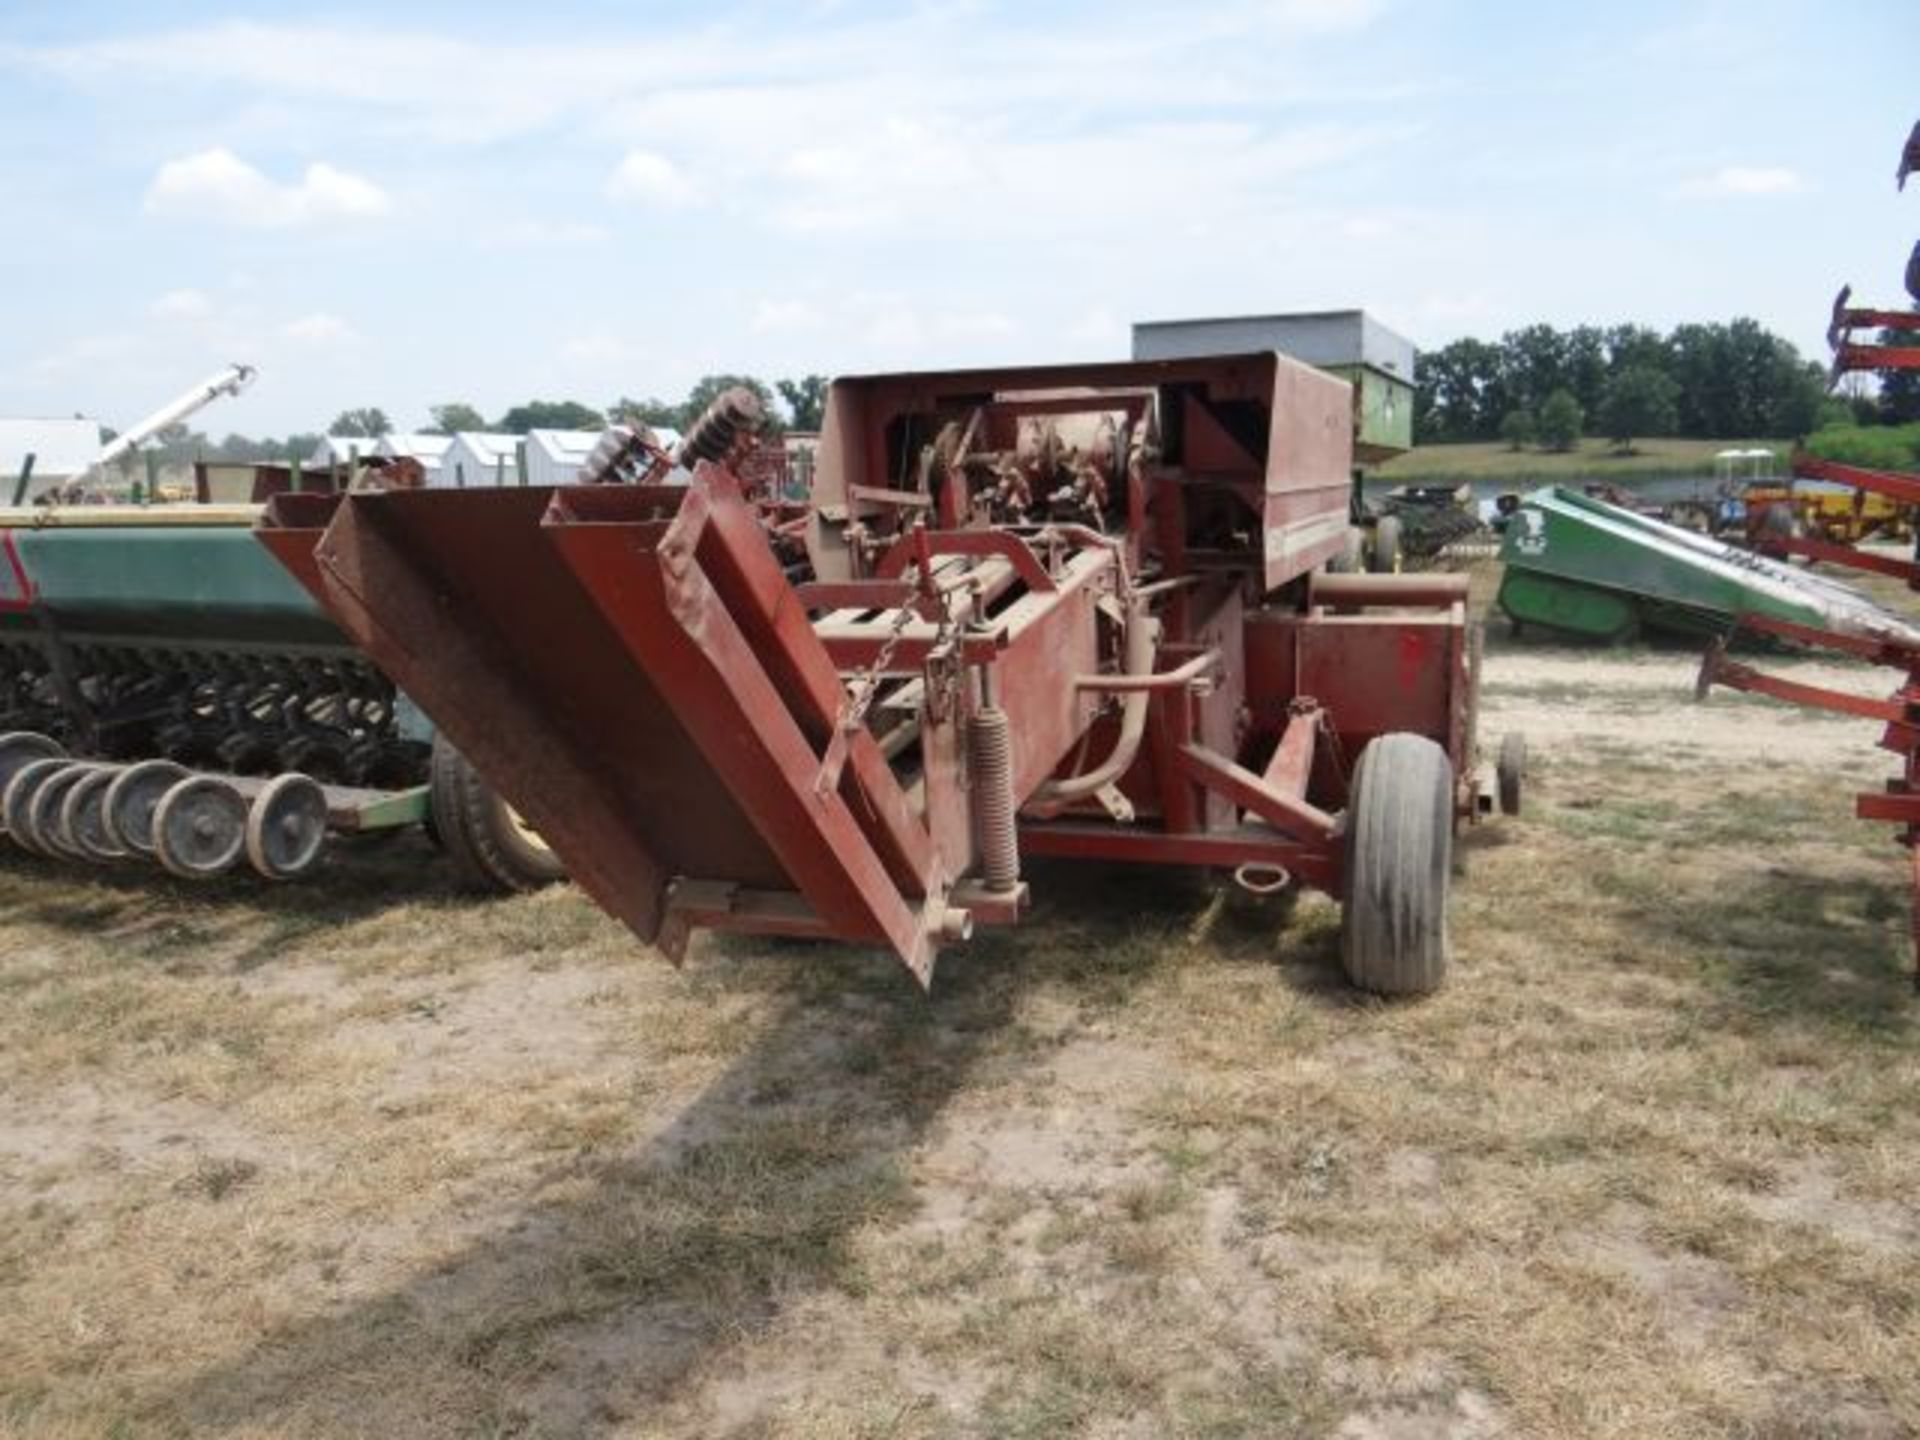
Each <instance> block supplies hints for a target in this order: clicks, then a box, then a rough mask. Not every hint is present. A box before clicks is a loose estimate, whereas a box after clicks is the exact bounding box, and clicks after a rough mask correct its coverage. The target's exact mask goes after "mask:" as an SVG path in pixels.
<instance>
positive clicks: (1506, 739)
mask: <svg viewBox="0 0 1920 1440" xmlns="http://www.w3.org/2000/svg"><path fill="white" fill-rule="evenodd" d="M1494 775H1495V778H1496V779H1497V780H1498V781H1499V784H1500V813H1501V814H1502V815H1518V814H1519V813H1520V803H1521V799H1522V792H1523V791H1524V789H1525V787H1526V779H1527V737H1526V736H1524V735H1522V734H1521V733H1520V732H1519V731H1517V730H1516V731H1513V732H1511V733H1509V734H1507V735H1504V736H1502V737H1501V740H1500V759H1499V760H1498V761H1497V762H1495V766H1494Z"/></svg>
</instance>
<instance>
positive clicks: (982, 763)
mask: <svg viewBox="0 0 1920 1440" xmlns="http://www.w3.org/2000/svg"><path fill="white" fill-rule="evenodd" d="M967 747H968V750H969V751H970V753H971V758H972V762H973V813H974V817H975V819H976V821H977V822H978V824H979V827H980V834H979V840H980V871H981V874H982V876H983V877H984V878H985V880H986V885H987V889H989V890H994V891H999V892H1002V893H1004V892H1006V891H1008V890H1012V889H1013V888H1014V887H1015V886H1017V885H1018V884H1019V883H1020V840H1019V836H1018V834H1017V832H1016V831H1015V829H1014V816H1013V736H1012V730H1011V728H1010V727H1009V725H1008V723H1007V712H1006V711H1004V710H1002V709H1001V708H1000V707H999V706H998V705H983V706H982V707H981V708H980V709H978V710H976V711H974V713H973V718H972V719H970V720H968V721H967Z"/></svg>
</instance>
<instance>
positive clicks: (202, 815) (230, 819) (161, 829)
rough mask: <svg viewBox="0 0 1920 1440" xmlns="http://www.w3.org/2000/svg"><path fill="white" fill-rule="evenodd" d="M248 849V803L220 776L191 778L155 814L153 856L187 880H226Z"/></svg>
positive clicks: (176, 787) (165, 797)
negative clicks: (223, 876)
mask: <svg viewBox="0 0 1920 1440" xmlns="http://www.w3.org/2000/svg"><path fill="white" fill-rule="evenodd" d="M246 848H247V802H246V799H245V797H244V796H242V795H241V794H240V792H239V791H238V790H236V789H234V788H233V786H231V785H229V784H228V783H227V782H226V781H225V780H222V779H221V778H220V777H219V776H217V775H189V776H188V777H187V778H186V779H184V780H182V781H180V782H179V783H178V784H176V785H174V786H173V788H172V789H170V790H168V791H167V793H166V794H165V795H162V796H161V797H160V803H159V804H158V805H156V806H155V807H154V811H153V853H154V854H155V855H156V856H157V857H158V858H159V860H160V863H161V864H162V865H164V866H166V867H167V869H169V870H171V871H172V872H173V873H174V874H175V875H178V876H180V877H181V878H182V879H185V880H204V879H207V878H208V877H210V876H214V875H224V874H225V873H226V872H227V871H229V870H231V869H232V868H233V867H234V865H235V864H237V863H238V862H239V859H240V856H241V854H242V852H244V851H245V850H246Z"/></svg>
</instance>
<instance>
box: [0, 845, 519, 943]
mask: <svg viewBox="0 0 1920 1440" xmlns="http://www.w3.org/2000/svg"><path fill="white" fill-rule="evenodd" d="M0 893H4V895H5V900H6V908H7V910H8V913H9V914H11V915H12V916H14V917H16V918H18V919H20V920H24V921H27V922H28V923H31V924H37V925H44V926H47V927H48V928H50V929H54V930H62V931H66V932H69V933H72V934H78V935H89V936H94V935H99V934H101V933H103V932H111V933H112V934H113V936H114V942H115V945H116V947H118V948H119V950H120V951H121V953H122V954H124V955H126V956H129V957H131V958H134V959H143V960H158V961H168V960H173V959H177V958H179V957H180V956H181V955H182V954H183V953H187V952H193V953H202V952H204V951H205V950H206V949H207V948H208V943H209V940H210V939H217V938H218V937H219V936H220V935H222V934H224V933H228V932H231V931H235V930H240V929H245V930H246V931H247V933H248V939H247V942H246V944H245V945H244V946H243V947H242V948H241V950H240V952H239V953H238V954H237V955H234V956H232V957H230V959H229V960H228V961H227V963H230V964H232V965H234V966H235V967H236V968H238V969H241V970H249V969H253V968H256V967H257V966H259V965H263V964H267V963H270V962H272V961H273V960H275V959H277V958H280V957H281V956H283V955H285V954H286V952H287V951H288V950H289V949H290V948H292V947H293V946H295V945H296V944H298V942H299V941H300V940H301V939H302V938H303V937H305V936H308V935H312V934H316V933H318V932H320V931H324V930H327V929H330V928H333V927H336V926H340V925H345V924H351V923H354V922H356V921H360V920H365V919H370V918H372V917H373V916H376V915H378V914H380V913H381V912H383V911H386V910H390V909H392V908H393V907H395V906H397V905H405V904H423V903H424V904H435V903H443V904H446V905H448V906H450V907H452V906H458V907H463V908H466V907H471V906H473V905H475V904H485V903H487V897H479V896H474V895H471V894H467V893H463V892H462V891H461V890H460V888H459V884H458V878H457V876H456V874H455V871H454V869H453V866H452V865H451V864H450V863H449V862H448V861H447V859H446V858H445V857H444V856H443V855H442V854H441V853H440V852H439V850H437V849H436V848H435V847H434V846H433V845H432V844H431V843H429V842H428V841H427V840H426V839H425V838H424V837H422V836H405V837H400V838H396V839H394V840H391V841H387V842H383V843H381V844H379V845H366V844H361V845H338V846H336V847H335V849H334V851H333V853H332V854H331V855H329V857H328V858H327V860H326V861H324V862H323V864H322V866H321V867H320V868H319V869H318V870H317V871H315V872H313V873H312V874H310V875H308V876H305V877H303V878H301V879H299V880H295V881H287V882H276V881H272V880H266V879H263V878H261V877H260V876H258V875H256V874H254V873H253V872H252V871H251V870H249V869H247V868H245V866H244V865H243V866H241V867H239V868H237V869H235V870H233V871H230V872H229V873H227V874H225V875H221V876H218V877H215V878H212V879H208V880H201V881H192V880H183V879H181V878H179V877H178V876H175V875H173V874H170V873H169V872H168V871H166V870H165V869H163V868H161V866H160V865H159V864H158V863H139V862H132V861H129V862H125V863H121V864H117V865H105V866H95V865H84V864H82V863H81V862H79V861H70V860H51V859H46V858H44V857H41V856H35V855H28V854H24V853H22V852H21V851H19V850H17V849H14V848H12V847H7V848H6V850H5V853H4V856H3V857H0Z"/></svg>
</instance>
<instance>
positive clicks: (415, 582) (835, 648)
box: [263, 355, 1475, 984]
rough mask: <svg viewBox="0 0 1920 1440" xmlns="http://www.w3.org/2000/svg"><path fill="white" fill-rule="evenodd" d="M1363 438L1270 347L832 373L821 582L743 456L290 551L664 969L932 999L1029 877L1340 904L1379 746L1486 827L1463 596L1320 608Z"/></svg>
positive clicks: (1363, 591)
mask: <svg viewBox="0 0 1920 1440" xmlns="http://www.w3.org/2000/svg"><path fill="white" fill-rule="evenodd" d="M1351 420H1352V417H1351V402H1350V398H1349V392H1348V389H1347V387H1346V386H1345V384H1344V382H1340V381H1337V380H1334V379H1332V378H1331V377H1328V376H1326V375H1323V374H1321V373H1320V372H1317V371H1314V370H1311V369H1308V368H1306V367H1304V366H1299V365H1295V364H1293V363H1292V362H1290V361H1286V360H1283V359H1281V358H1280V357H1277V356H1272V355H1266V356H1247V357H1229V358H1226V359H1212V360H1185V361H1172V362H1153V363H1139V364H1131V363H1130V364H1119V365H1101V366H1092V367H1074V368H1068V367H1052V368H1045V369H1027V370H1016V371H975V372H963V373H954V374H945V375H905V376H875V377H867V378H864V379H855V380H850V381H840V382H836V384H835V385H834V386H833V388H832V390H831V391H830V393H829V396H828V400H827V423H826V427H825V430H824V432H823V434H822V437H821V442H820V448H819V452H818V456H817V461H816V465H815V468H814V475H813V485H814V491H813V504H812V507H811V509H810V511H809V512H808V514H807V515H806V516H804V517H801V518H802V520H803V523H802V524H791V523H787V524H783V525H781V526H778V527H773V528H776V529H778V530H779V532H780V533H783V534H788V535H792V534H797V533H799V532H800V531H801V530H802V529H804V533H805V539H806V548H807V552H808V564H809V569H810V571H811V573H810V575H808V576H807V577H805V578H803V579H800V580H799V581H798V582H797V583H796V581H795V580H794V579H791V578H790V577H789V574H788V573H787V571H786V570H785V569H783V564H782V560H781V559H780V558H777V557H776V554H775V551H774V549H773V548H772V547H771V546H770V545H769V543H768V534H769V528H770V525H769V521H770V519H771V518H772V517H770V516H769V514H768V512H767V510H766V507H765V505H764V504H763V503H761V502H758V501H756V499H754V498H753V497H752V494H751V491H750V489H749V488H748V487H745V486H743V485H742V483H741V482H740V481H739V480H738V479H737V478H736V477H735V475H734V474H733V473H732V472H731V471H729V470H728V469H726V468H725V467H724V466H723V465H719V464H714V463H702V464H700V465H699V466H698V467H697V468H696V471H695V473H694V476H693V479H692V481H691V483H690V484H687V485H686V486H684V487H673V486H666V485H654V484H638V485H621V486H588V487H578V486H577V487H569V488H565V489H561V490H557V491H544V490H538V489H516V490H510V491H506V492H491V493H490V492H485V491H462V492H405V493H392V494H373V495H352V496H349V497H347V498H346V499H345V500H344V501H343V502H341V503H340V505H339V508H338V510H337V511H336V512H334V513H332V514H331V516H330V517H329V516H328V515H327V514H325V513H323V512H322V511H321V510H320V509H319V508H317V507H316V506H314V505H312V504H309V503H307V502H306V501H304V500H303V499H301V498H299V497H283V502H281V503H277V504H276V506H275V507H274V509H273V510H272V511H271V512H270V513H269V515H268V517H267V519H266V520H265V521H264V522H263V538H264V539H265V540H267V542H268V543H269V544H270V545H272V546H273V547H274V549H275V551H276V553H278V554H280V555H281V556H282V558H283V559H284V560H286V561H287V563H288V564H289V565H290V567H291V568H293V570H294V571H295V573H296V574H298V575H299V576H300V577H301V579H302V581H303V583H306V584H307V585H308V586H309V588H311V589H314V591H315V593H317V594H320V595H322V596H323V598H324V599H325V601H326V603H327V604H328V606H329V608H330V609H331V610H332V611H333V612H334V614H335V615H336V616H337V617H338V618H339V619H340V621H341V623H342V624H343V626H344V627H345V628H346V629H347V631H348V632H349V633H350V634H351V635H352V636H353V637H354V638H355V640H356V641H357V642H358V643H359V644H360V645H361V646H362V647H363V648H364V649H366V650H367V651H368V653H369V654H370V655H371V657H372V658H373V659H374V660H375V661H376V663H378V664H379V665H380V666H381V668H382V669H383V670H384V671H385V672H386V673H387V674H389V675H391V676H392V677H393V678H394V680H395V681H396V683H398V684H399V685H400V686H401V687H402V688H404V689H405V690H406V691H407V693H408V694H409V695H410V696H412V697H413V698H414V699H415V700H416V701H417V702H418V703H419V704H420V705H421V706H422V707H423V708H424V709H425V710H426V711H427V712H428V713H429V714H430V715H432V716H433V717H434V719H435V721H436V723H437V724H438V725H439V727H440V729H441V731H442V732H443V733H445V734H446V735H447V736H448V737H449V739H450V740H452V742H453V743H455V744H456V745H458V746H459V747H460V748H461V750H462V751H463V752H464V753H465V754H466V755H467V757H468V758H469V759H470V760H471V761H473V763H474V764H475V765H476V766H477V767H478V768H479V769H480V771H481V773H483V774H485V775H486V776H487V777H488V779H489V781H490V782H491V783H492V784H493V785H494V786H495V788H496V789H498V790H499V791H500V792H501V793H502V794H503V795H504V796H505V797H506V798H507V799H508V800H509V801H511V802H512V803H513V804H514V805H515V806H516V807H518V808H519V809H520V810H521V812H522V813H523V814H524V815H525V816H526V817H527V818H528V819H529V820H530V821H531V822H532V823H533V824H534V825H535V826H537V827H538V828H539V830H540V831H541V833H542V834H543V835H544V836H545V838H546V839H547V840H548V842H549V843H551V844H552V845H553V847H554V848H555V850H556V851H557V852H558V853H559V854H560V856H561V858H562V860H563V861H565V862H566V864H567V866H568V869H569V871H570V873H572V874H573V875H574V876H575V878H576V879H577V880H578V881H579V883H580V884H581V885H582V886H583V887H584V888H586V889H587V890H588V891H589V892H590V893H591V894H592V895H593V896H594V898H595V899H597V900H598V901H599V902H600V903H601V904H602V905H603V906H605V907H606V908H607V909H609V910H610V911H612V912H613V913H614V914H616V915H617V916H618V917H619V918H621V919H622V920H623V921H625V922H626V923H627V924H628V925H629V926H630V927H631V928H633V929H634V930H635V931H636V932H637V933H639V934H640V935H641V936H643V937H644V938H646V939H648V940H651V941H653V942H655V943H656V944H658V945H659V946H660V947H661V948H662V949H663V950H665V951H666V952H667V953H668V954H669V955H673V956H676V957H677V956H678V955H679V954H680V953H681V951H683V950H684V948H685V944H686V941H687V937H688V934H689V932H690V931H691V930H692V929H694V928H712V929H731V930H742V931H749V932H757V933H774V934H785V935H812V936H832V937H839V938H844V939H852V940H858V941H867V942H873V943H878V944H883V945H885V946H887V947H888V948H890V949H891V950H892V951H893V952H894V953H895V954H897V955H898V956H899V957H900V958H901V960H902V961H903V962H904V963H905V964H906V965H907V967H908V968H909V969H910V970H911V971H912V973H913V974H914V975H915V977H916V978H918V979H919V980H920V981H921V982H922V983H923V984H925V983H927V982H928V981H929V979H930V976H931V973H932V968H933V963H934V957H935V953H936V951H937V950H938V948H939V947H940V946H942V945H944V944H947V943H951V942H954V941H957V940H959V939H962V938H964V937H965V935H966V934H967V933H968V931H969V930H970V928H971V926H972V925H973V924H974V923H976V922H977V923H983V924H988V923H1008V922H1011V921H1013V920H1015V919H1017V918H1018V916H1019V914H1020V912H1021V910H1022V908H1023V905H1024V900H1025V886H1024V882H1022V881H1021V880H1020V879H1019V877H1018V859H1019V857H1021V856H1033V855H1067V856H1078V857H1082V858H1098V859H1103V860H1130V861H1139V862H1143V863H1150V864H1184V865H1206V866H1215V865H1218V866H1226V867H1233V868H1235V869H1237V870H1241V871H1242V872H1243V873H1249V874H1257V876H1258V877H1260V878H1261V879H1262V880H1263V881H1264V882H1265V883H1268V884H1273V883H1278V881H1279V878H1280V877H1285V876H1293V877H1297V878H1299V879H1300V880H1301V881H1303V882H1304V883H1307V884H1312V885H1316V886H1319V887H1321V888H1324V889H1326V890H1328V891H1330V892H1332V893H1335V894H1339V893H1341V892H1342V890H1343V889H1344V886H1345V857H1344V845H1345V839H1344V834H1343V831H1342V828H1341V823H1340V819H1339V816H1340V812H1341V811H1342V810H1343V809H1344V808H1345V807H1346V805H1347V799H1348V796H1347V786H1348V779H1349V775H1350V774H1351V770H1350V765H1349V761H1350V759H1352V758H1357V757H1358V755H1359V753H1360V751H1361V750H1362V748H1363V747H1364V746H1365V745H1367V744H1368V743H1370V742H1371V741H1372V740H1373V739H1374V738H1376V737H1377V736H1379V735H1380V734H1383V733H1386V732H1388V731H1413V732H1415V733H1419V734H1424V735H1427V736H1429V737H1430V738H1432V739H1433V740H1435V741H1436V742H1437V743H1439V744H1440V745H1441V746H1443V747H1444V748H1445V750H1446V751H1447V753H1448V755H1449V757H1450V758H1451V760H1452V762H1453V766H1454V769H1455V774H1456V776H1457V777H1458V779H1459V782H1460V784H1459V789H1458V792H1457V796H1456V806H1455V812H1456V816H1457V817H1458V818H1459V819H1461V820H1464V819H1466V818H1468V817H1470V816H1471V815H1472V814H1473V813H1474V812H1475V806H1474V804H1473V781H1472V769H1473V758H1474V757H1473V736H1472V731H1471V723H1472V705H1471V702H1472V696H1471V681H1472V677H1471V665H1470V654H1471V647H1470V645H1469V641H1468V629H1469V627H1468V621H1467V618H1466V606H1465V586H1464V582H1463V581H1459V580H1455V579H1445V578H1433V577H1371V578H1366V577H1350V578H1347V579H1344V580H1339V581H1333V580H1321V579H1317V578H1315V579H1311V580H1310V578H1309V577H1310V576H1312V572H1313V571H1314V570H1315V568H1316V567H1317V566H1318V564H1319V563H1320V562H1321V561H1322V560H1323V559H1325V558H1326V556H1327V555H1329V554H1332V553H1334V552H1336V551H1338V550H1341V549H1343V548H1344V541H1345V530H1346V525H1347V504H1348V493H1349V471H1350V466H1351V449H1350V447H1351ZM323 524H324V526H325V529H324V533H321V531H320V529H319V527H320V526H321V525H323ZM316 537H317V543H316ZM995 717H1003V721H997V720H996V718H995ZM1009 866H1011V867H1012V870H1013V873H1012V874H1011V875H1008V874H1007V873H1006V872H1007V869H1008V867H1009ZM1249 883H1252V881H1251V880H1250V882H1249Z"/></svg>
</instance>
